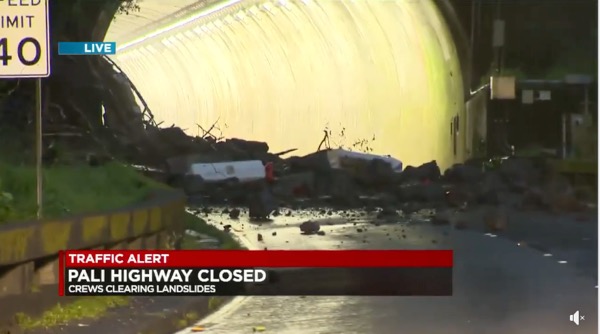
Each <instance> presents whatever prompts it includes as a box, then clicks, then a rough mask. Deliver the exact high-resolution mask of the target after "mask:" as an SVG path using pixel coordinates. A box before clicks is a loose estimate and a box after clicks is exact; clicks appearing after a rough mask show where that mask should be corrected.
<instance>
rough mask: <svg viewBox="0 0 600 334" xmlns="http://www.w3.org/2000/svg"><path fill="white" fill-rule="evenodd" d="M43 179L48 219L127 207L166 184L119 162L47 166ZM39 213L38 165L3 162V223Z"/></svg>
mask: <svg viewBox="0 0 600 334" xmlns="http://www.w3.org/2000/svg"><path fill="white" fill-rule="evenodd" d="M43 182H44V188H43V200H44V203H43V205H44V208H43V209H44V217H46V218H59V217H63V216H68V215H73V214H79V213H86V212H97V211H102V210H109V209H115V208H119V207H124V206H127V205H129V204H133V203H136V202H138V201H141V200H143V199H144V198H145V197H146V196H148V195H149V194H150V193H151V192H152V190H153V189H157V188H161V187H165V186H164V185H161V184H158V183H157V182H154V181H152V180H150V179H148V178H146V177H144V176H143V175H141V174H139V173H138V172H137V171H136V170H135V169H133V168H131V167H127V166H124V165H122V164H119V163H116V162H109V163H107V164H105V165H103V166H98V167H91V166H88V165H57V166H54V167H48V168H45V169H44V181H43ZM36 212H37V205H36V177H35V168H33V167H28V166H16V165H12V164H6V163H2V162H0V223H2V222H7V221H15V220H26V219H33V218H35V216H36Z"/></svg>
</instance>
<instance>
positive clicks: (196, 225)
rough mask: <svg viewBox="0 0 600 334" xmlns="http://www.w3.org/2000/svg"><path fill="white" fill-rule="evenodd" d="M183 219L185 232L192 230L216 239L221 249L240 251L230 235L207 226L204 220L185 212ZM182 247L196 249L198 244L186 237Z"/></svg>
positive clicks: (239, 247)
mask: <svg viewBox="0 0 600 334" xmlns="http://www.w3.org/2000/svg"><path fill="white" fill-rule="evenodd" d="M184 219H185V228H186V229H187V230H192V231H195V232H198V233H200V234H204V235H207V236H210V237H212V238H215V239H217V240H218V241H219V244H220V245H221V249H242V247H241V246H240V244H239V243H238V242H237V241H236V240H235V239H234V238H233V237H232V236H231V234H229V233H225V231H223V230H220V229H218V228H217V227H215V226H212V225H210V224H208V223H207V222H206V221H204V219H202V218H199V217H197V216H194V215H192V214H191V213H187V212H186V213H185V215H184ZM182 247H183V248H185V249H197V248H198V243H197V242H195V240H194V239H193V238H191V237H189V236H187V235H186V237H185V238H184V240H183V245H182Z"/></svg>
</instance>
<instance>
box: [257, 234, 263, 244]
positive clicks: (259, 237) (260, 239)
mask: <svg viewBox="0 0 600 334" xmlns="http://www.w3.org/2000/svg"><path fill="white" fill-rule="evenodd" d="M256 240H258V242H262V241H263V236H262V234H260V233H259V234H258V235H257V236H256Z"/></svg>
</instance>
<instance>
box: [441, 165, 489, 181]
mask: <svg viewBox="0 0 600 334" xmlns="http://www.w3.org/2000/svg"><path fill="white" fill-rule="evenodd" d="M482 177H483V172H482V170H481V168H480V167H477V166H472V165H463V164H455V165H454V166H452V167H450V168H449V169H447V170H446V171H445V172H444V181H446V182H450V183H477V182H479V181H480V180H481V178H482Z"/></svg>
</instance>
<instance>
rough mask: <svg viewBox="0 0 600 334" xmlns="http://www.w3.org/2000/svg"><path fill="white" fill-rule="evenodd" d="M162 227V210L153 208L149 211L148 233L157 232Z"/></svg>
mask: <svg viewBox="0 0 600 334" xmlns="http://www.w3.org/2000/svg"><path fill="white" fill-rule="evenodd" d="M161 227H162V209H161V208H153V209H152V210H151V211H150V231H151V232H156V231H159V230H160V229H161Z"/></svg>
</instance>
